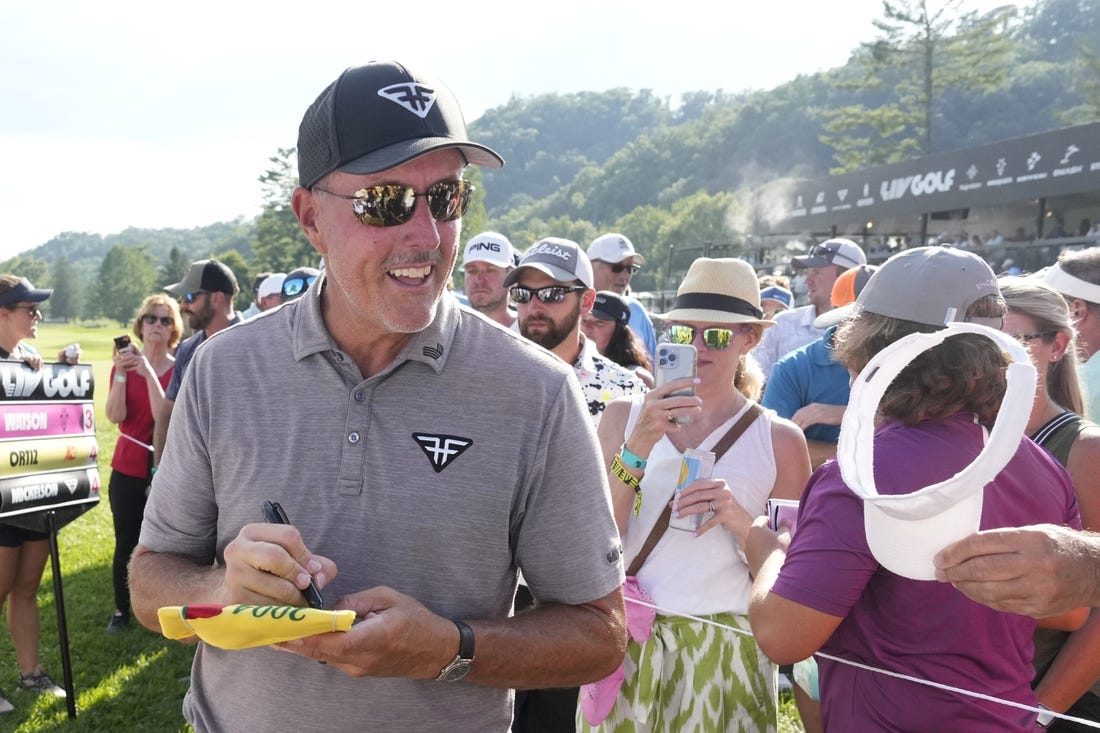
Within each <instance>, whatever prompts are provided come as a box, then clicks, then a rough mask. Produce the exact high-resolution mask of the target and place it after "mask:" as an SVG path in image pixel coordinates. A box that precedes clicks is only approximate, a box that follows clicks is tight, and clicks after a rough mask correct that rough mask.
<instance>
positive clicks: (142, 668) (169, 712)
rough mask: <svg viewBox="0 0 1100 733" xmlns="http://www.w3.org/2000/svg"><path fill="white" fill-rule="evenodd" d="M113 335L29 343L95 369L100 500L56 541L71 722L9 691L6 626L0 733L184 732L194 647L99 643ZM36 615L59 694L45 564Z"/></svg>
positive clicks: (121, 640)
mask: <svg viewBox="0 0 1100 733" xmlns="http://www.w3.org/2000/svg"><path fill="white" fill-rule="evenodd" d="M126 331H127V329H126V328H123V327H120V326H117V325H111V326H98V327H97V326H71V325H63V324H55V323H45V324H42V325H41V326H39V336H38V338H37V339H36V340H35V341H34V342H33V345H34V346H35V348H37V349H38V350H39V351H40V352H41V353H42V354H44V355H46V357H47V358H50V357H52V356H53V355H56V354H57V352H58V350H59V349H61V348H63V347H64V346H66V345H67V344H69V343H72V342H73V341H76V342H78V343H80V345H81V348H82V349H83V356H82V360H83V361H85V362H88V363H91V364H93V365H94V373H95V385H96V389H95V407H96V433H97V440H98V442H99V449H100V454H99V472H100V478H101V480H102V484H103V489H102V500H101V501H100V503H99V505H98V506H96V507H94V508H93V509H91V510H89V511H88V512H85V513H84V514H83V515H82V516H80V517H79V518H77V519H76V520H75V521H73V522H72V523H70V524H69V525H67V526H65V527H64V528H63V529H62V530H61V531H60V533H59V534H58V548H59V555H60V559H61V576H62V580H63V587H62V591H63V594H64V600H65V618H66V625H67V628H68V632H69V653H70V658H71V660H72V670H73V687H74V690H75V693H76V713H77V717H76V718H75V719H70V718H69V717H68V708H67V706H66V703H65V701H64V700H58V699H56V698H53V697H52V696H35V695H33V694H30V693H26V692H21V691H19V690H17V689H16V686H17V683H18V680H19V670H18V669H17V667H16V665H15V650H14V649H13V648H12V645H11V637H10V636H9V635H8V633H7V629H6V625H5V628H4V630H3V631H0V689H3V690H4V696H5V697H6V698H7V699H8V700H9V701H10V702H11V703H12V704H13V705H15V710H14V711H12V712H10V713H6V714H3V715H0V731H5V732H6V731H53V730H64V731H96V732H97V733H98V732H99V731H186V730H189V727H188V726H187V724H186V723H185V722H184V720H183V716H182V713H181V712H180V706H181V704H182V701H183V696H184V693H186V692H187V682H186V677H187V675H188V673H189V672H190V669H191V657H192V655H193V647H190V646H186V645H183V644H178V643H175V642H169V641H167V640H165V639H164V638H163V637H161V636H160V635H158V634H154V633H153V632H151V631H148V630H146V629H144V628H142V627H141V626H139V625H138V624H137V623H136V622H134V623H133V624H132V625H131V627H130V628H129V629H127V630H126V631H124V632H122V633H119V634H115V635H114V636H108V635H107V631H106V628H107V620H108V619H109V618H110V616H111V613H112V612H113V611H114V605H115V604H114V593H113V590H112V585H111V557H112V553H113V552H114V544H115V542H114V531H113V530H112V527H111V509H110V506H109V504H108V500H107V479H108V478H109V477H110V475H111V467H110V466H111V456H112V454H113V453H114V448H115V442H116V441H117V440H118V427H117V426H116V425H112V424H111V423H109V422H108V421H107V418H106V417H105V416H104V413H103V408H104V405H105V404H106V401H107V377H108V376H109V375H110V368H111V346H112V343H111V339H112V338H113V337H114V336H117V335H120V334H122V333H126ZM38 598H39V607H40V608H41V609H42V629H41V634H40V637H41V654H42V664H43V666H44V667H45V668H46V670H47V671H48V672H49V673H50V675H51V676H52V677H53V678H54V680H55V681H57V683H58V684H62V679H63V674H62V665H61V654H60V649H59V643H58V624H57V606H56V603H55V598H54V588H53V573H52V571H51V568H50V563H49V562H47V564H46V573H45V575H44V576H43V578H42V588H41V591H40V592H39V596H38Z"/></svg>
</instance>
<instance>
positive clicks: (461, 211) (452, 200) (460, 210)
mask: <svg viewBox="0 0 1100 733" xmlns="http://www.w3.org/2000/svg"><path fill="white" fill-rule="evenodd" d="M473 192H474V187H473V186H472V185H470V184H469V183H467V182H466V181H440V182H439V183H436V184H434V185H433V186H431V187H430V188H429V189H428V194H427V196H428V209H429V210H430V211H431V212H432V218H433V219H435V220H436V221H454V220H455V219H459V218H461V217H462V216H463V215H465V213H466V209H467V208H469V206H470V196H471V194H473Z"/></svg>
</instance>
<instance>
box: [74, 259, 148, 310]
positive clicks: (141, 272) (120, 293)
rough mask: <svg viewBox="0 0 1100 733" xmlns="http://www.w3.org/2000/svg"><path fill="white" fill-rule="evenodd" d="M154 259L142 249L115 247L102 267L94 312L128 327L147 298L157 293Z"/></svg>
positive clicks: (100, 267)
mask: <svg viewBox="0 0 1100 733" xmlns="http://www.w3.org/2000/svg"><path fill="white" fill-rule="evenodd" d="M155 277H156V271H155V270H154V268H153V258H152V256H150V254H149V253H148V252H147V251H146V250H145V249H144V248H141V247H121V246H115V247H112V248H111V249H110V250H108V251H107V254H106V255H104V257H103V263H102V264H101V265H100V266H99V282H98V284H97V287H96V296H97V299H96V300H94V301H92V302H91V303H90V304H89V305H90V306H91V308H92V309H93V312H94V313H96V314H98V315H102V316H105V317H107V318H110V319H112V320H115V321H118V322H119V323H122V324H126V323H128V322H129V321H130V319H131V318H133V316H134V312H135V311H137V308H138V306H139V305H141V301H142V300H143V299H144V298H145V296H147V295H149V294H150V293H152V292H154V291H155V290H156V285H155V283H154V282H153V281H154V279H155Z"/></svg>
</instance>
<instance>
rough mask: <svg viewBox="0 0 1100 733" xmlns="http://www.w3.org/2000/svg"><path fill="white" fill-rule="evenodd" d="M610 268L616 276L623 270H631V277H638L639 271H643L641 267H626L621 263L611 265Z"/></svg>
mask: <svg viewBox="0 0 1100 733" xmlns="http://www.w3.org/2000/svg"><path fill="white" fill-rule="evenodd" d="M608 267H610V268H611V271H612V272H613V273H615V274H616V275H618V274H619V273H620V272H622V271H623V270H630V274H631V275H636V274H638V270H640V269H642V266H641V265H624V264H623V263H621V262H616V263H615V264H614V265H611V264H609V265H608Z"/></svg>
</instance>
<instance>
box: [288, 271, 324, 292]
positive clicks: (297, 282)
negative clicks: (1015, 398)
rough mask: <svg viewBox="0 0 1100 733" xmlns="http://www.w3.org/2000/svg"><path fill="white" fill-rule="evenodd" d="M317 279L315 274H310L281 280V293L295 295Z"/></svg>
mask: <svg viewBox="0 0 1100 733" xmlns="http://www.w3.org/2000/svg"><path fill="white" fill-rule="evenodd" d="M316 279H317V276H316V275H310V276H309V277H294V278H291V279H289V280H284V281H283V295H297V294H298V293H300V292H302V291H303V290H305V289H306V288H308V287H309V286H310V285H312V284H313V281H314V280H316Z"/></svg>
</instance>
